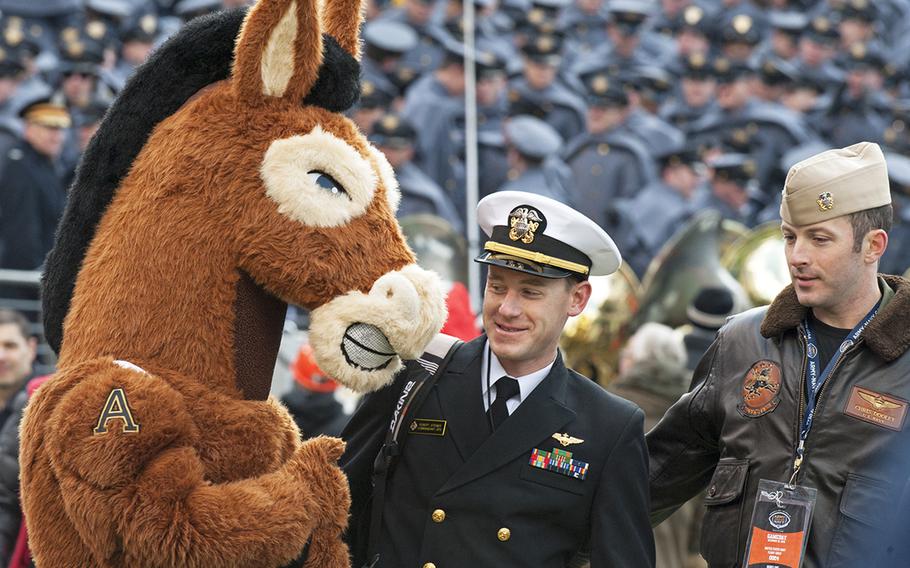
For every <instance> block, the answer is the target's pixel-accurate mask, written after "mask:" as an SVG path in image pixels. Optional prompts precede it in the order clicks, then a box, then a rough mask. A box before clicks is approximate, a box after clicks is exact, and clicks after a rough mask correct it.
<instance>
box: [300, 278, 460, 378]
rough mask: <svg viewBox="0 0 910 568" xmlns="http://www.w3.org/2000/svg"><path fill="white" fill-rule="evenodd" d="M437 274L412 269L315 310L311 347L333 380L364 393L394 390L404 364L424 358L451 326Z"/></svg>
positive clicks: (312, 321) (311, 327)
mask: <svg viewBox="0 0 910 568" xmlns="http://www.w3.org/2000/svg"><path fill="white" fill-rule="evenodd" d="M445 318H446V308H445V296H444V294H443V291H442V286H441V284H440V282H439V277H438V276H436V274H435V273H433V272H429V271H426V270H423V269H422V268H419V267H417V266H416V265H409V266H406V267H404V268H403V269H401V270H400V271H394V272H390V273H388V274H385V275H383V276H382V277H381V278H379V279H378V280H377V281H376V282H375V283H374V284H373V287H372V288H371V289H370V292H369V294H363V293H361V292H349V293H348V294H345V295H344V296H340V297H337V298H335V299H333V300H332V301H330V302H329V303H327V304H325V305H323V306H320V307H319V308H316V309H315V310H313V313H312V318H311V325H310V344H311V345H312V346H313V354H314V355H315V356H316V362H317V363H319V366H320V367H321V368H322V370H323V371H325V372H326V374H328V375H329V376H331V377H333V378H334V379H336V380H338V381H339V382H340V383H342V384H344V385H346V386H348V387H350V388H352V389H354V390H358V391H371V390H376V389H378V388H380V387H382V386H384V385H386V384H388V383H389V382H390V381H391V380H392V377H393V376H394V375H395V373H396V372H398V370H399V369H400V368H401V359H402V358H403V359H414V358H416V357H418V356H419V355H420V354H421V353H422V352H423V350H424V348H425V347H426V345H427V343H429V341H430V339H432V338H433V336H434V335H435V334H436V333H437V332H438V331H439V329H440V328H441V327H442V324H443V323H444V322H445Z"/></svg>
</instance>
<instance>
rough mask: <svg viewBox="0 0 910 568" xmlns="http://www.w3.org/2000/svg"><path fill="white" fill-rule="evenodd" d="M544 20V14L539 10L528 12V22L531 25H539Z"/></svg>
mask: <svg viewBox="0 0 910 568" xmlns="http://www.w3.org/2000/svg"><path fill="white" fill-rule="evenodd" d="M544 18H546V14H544V12H543V10H541V9H540V8H534V9H533V10H531V11H530V12H528V21H529V22H531V23H532V24H539V23H541V22H543V21H544Z"/></svg>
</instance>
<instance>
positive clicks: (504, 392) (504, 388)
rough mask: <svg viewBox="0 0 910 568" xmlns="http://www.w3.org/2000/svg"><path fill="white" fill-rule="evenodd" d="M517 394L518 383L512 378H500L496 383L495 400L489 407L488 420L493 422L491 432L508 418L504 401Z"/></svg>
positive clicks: (507, 410)
mask: <svg viewBox="0 0 910 568" xmlns="http://www.w3.org/2000/svg"><path fill="white" fill-rule="evenodd" d="M518 393H519V390H518V381H516V380H515V379H513V378H512V377H502V378H500V379H499V380H498V381H496V400H494V401H493V404H491V405H490V418H491V419H492V421H493V430H496V429H497V428H499V427H500V426H501V425H502V423H503V422H505V421H506V418H508V417H509V409H508V408H506V401H507V400H509V399H510V398H512V397H513V396H515V395H517V394H518Z"/></svg>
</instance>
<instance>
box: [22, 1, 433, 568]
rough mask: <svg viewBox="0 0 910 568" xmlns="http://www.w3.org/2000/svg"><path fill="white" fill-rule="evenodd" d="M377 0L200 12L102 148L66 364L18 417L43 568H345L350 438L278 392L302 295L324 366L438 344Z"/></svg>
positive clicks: (90, 163)
mask: <svg viewBox="0 0 910 568" xmlns="http://www.w3.org/2000/svg"><path fill="white" fill-rule="evenodd" d="M361 10H362V8H361V4H360V0H325V1H320V0H260V2H259V3H258V4H256V5H255V6H254V7H253V8H252V9H250V11H249V13H248V14H245V13H244V12H242V11H234V12H225V13H221V14H218V15H216V16H212V17H209V18H206V19H201V20H196V21H194V22H192V23H190V24H189V25H188V26H186V27H185V28H184V29H183V30H182V31H181V32H180V33H179V34H178V35H177V36H175V37H174V38H172V39H171V40H169V41H168V42H167V43H166V44H165V45H164V46H162V48H161V49H160V50H158V52H157V53H156V54H155V55H154V56H153V57H152V59H150V60H149V62H147V63H146V64H145V65H144V66H143V67H142V68H141V69H140V70H139V71H138V72H137V74H136V76H134V77H133V78H132V79H131V81H130V82H129V84H128V85H127V87H126V89H124V92H123V93H122V94H121V96H120V97H119V99H118V100H117V101H116V102H115V104H114V105H113V107H112V108H111V111H110V112H109V114H108V116H107V117H106V118H105V121H104V123H103V125H102V127H101V129H100V131H99V133H98V134H97V135H96V137H95V138H94V139H93V141H92V143H91V145H90V146H89V148H88V151H87V152H86V155H85V156H84V159H83V162H82V165H81V166H80V169H79V172H78V175H77V178H76V182H75V184H74V186H73V188H72V189H71V192H70V199H69V203H68V206H67V210H66V212H65V214H64V218H63V220H62V221H61V225H60V228H59V229H58V235H57V242H56V245H55V248H54V250H53V251H52V252H51V254H50V255H49V257H48V260H47V265H46V272H45V276H44V304H45V326H46V333H47V336H48V339H49V341H50V342H51V344H52V346H53V347H54V348H55V349H56V350H57V351H58V352H59V355H60V357H59V364H58V369H59V370H58V372H57V374H56V376H55V377H54V378H53V379H52V380H51V381H50V382H48V383H47V384H46V385H44V386H43V387H42V388H41V389H40V390H39V391H38V392H37V393H36V395H35V397H34V398H33V400H32V402H31V404H30V405H29V408H28V410H27V412H26V415H25V418H24V421H23V425H22V447H21V464H22V502H23V509H24V511H25V516H26V520H27V524H28V529H29V538H30V545H31V549H32V552H33V555H34V558H35V560H36V561H37V564H38V566H40V567H54V568H60V567H70V566H72V567H80V568H85V567H115V566H116V567H152V566H156V567H157V566H160V567H173V566H194V567H206V568H215V567H244V568H247V567H253V566H263V567H278V566H283V565H285V564H287V563H289V562H291V561H294V560H295V559H296V558H298V555H301V552H302V551H306V554H305V555H304V557H305V558H306V566H312V567H331V568H336V567H341V566H348V565H349V563H350V562H349V559H348V551H347V548H346V546H345V545H344V544H343V542H342V541H341V538H340V535H341V532H342V531H343V530H344V528H345V526H346V523H347V514H348V513H347V511H348V506H349V501H350V498H349V493H348V485H347V480H346V479H345V477H344V475H343V474H342V473H341V471H340V469H339V468H338V467H337V465H336V460H337V458H338V457H339V455H340V454H341V452H342V449H343V444H342V442H341V441H340V440H337V439H334V438H325V437H322V438H316V439H314V440H312V441H307V442H304V443H301V441H300V435H299V432H298V431H297V429H296V427H295V426H294V423H293V421H292V420H291V418H290V416H289V415H288V413H287V411H286V410H285V409H284V408H283V407H281V406H280V405H279V404H277V403H276V402H274V401H273V400H272V399H269V398H268V392H269V386H270V382H271V374H272V368H273V366H274V362H275V356H276V353H277V348H278V344H279V340H280V336H281V330H282V324H283V319H284V313H285V309H286V303H294V304H297V305H301V306H304V307H306V308H308V309H310V310H312V327H311V342H312V345H313V348H314V351H315V354H316V356H317V361H318V363H319V365H320V366H321V367H322V368H323V369H324V370H325V371H326V372H327V373H328V374H330V375H331V376H333V377H335V378H337V379H338V380H340V381H341V382H342V383H344V384H347V385H348V386H351V387H353V388H357V389H360V390H370V389H375V388H378V387H380V386H382V385H384V384H387V383H388V382H389V381H390V380H391V378H392V376H393V375H394V373H395V372H396V371H397V369H398V368H399V367H400V366H401V359H400V358H414V357H416V356H417V355H418V354H419V353H420V352H421V351H422V348H423V347H424V345H425V344H426V343H427V342H428V341H429V340H430V339H431V338H432V336H433V335H434V334H435V333H436V331H438V329H439V327H440V326H441V324H442V322H443V320H444V318H445V307H444V301H443V297H442V293H441V291H440V289H439V286H438V282H437V281H436V280H435V279H434V278H435V277H433V276H431V274H430V273H427V272H424V271H422V270H421V269H419V268H417V267H416V266H415V265H414V264H413V263H414V258H413V255H412V253H411V251H410V250H409V249H408V247H407V246H406V244H405V242H404V240H403V238H402V235H401V232H400V230H399V228H398V225H397V223H396V222H395V218H394V208H395V206H396V204H397V200H398V195H397V185H396V182H395V180H394V177H393V174H392V169H391V167H390V166H389V164H388V162H387V161H386V160H385V158H384V157H383V156H382V155H381V154H380V153H379V152H377V151H376V150H375V149H374V148H372V147H371V146H370V145H369V144H368V143H367V141H366V139H365V138H364V137H363V136H362V135H361V134H360V133H359V132H358V131H357V129H356V128H355V126H354V125H353V124H352V123H351V122H350V121H348V120H347V119H346V118H345V117H344V116H342V115H341V114H340V113H341V112H342V111H344V110H346V109H347V108H348V107H349V106H350V105H351V104H352V103H353V102H354V101H355V100H356V97H357V96H358V90H359V89H358V86H357V85H358V73H359V65H358V63H357V59H358V57H359V37H358V35H359V26H360V23H361Z"/></svg>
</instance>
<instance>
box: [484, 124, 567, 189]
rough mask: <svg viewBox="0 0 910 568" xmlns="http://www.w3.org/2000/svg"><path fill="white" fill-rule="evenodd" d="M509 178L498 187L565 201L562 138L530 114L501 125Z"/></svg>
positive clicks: (565, 176)
mask: <svg viewBox="0 0 910 568" xmlns="http://www.w3.org/2000/svg"><path fill="white" fill-rule="evenodd" d="M503 128H504V130H505V135H506V149H507V150H506V151H507V156H508V160H509V181H507V182H506V183H505V185H503V186H502V187H500V188H499V190H498V191H526V192H529V193H536V194H537V195H543V196H544V197H549V198H550V199H555V200H556V201H559V202H561V203H565V204H567V205H569V204H570V203H571V202H570V200H571V197H570V193H569V191H568V190H567V188H566V184H567V183H568V168H567V167H566V165H565V163H564V162H563V161H562V159H561V158H559V150H560V148H561V147H562V138H561V137H560V136H559V133H558V132H556V130H555V129H554V128H553V127H552V126H550V125H549V124H547V123H546V122H544V121H542V120H540V119H539V118H534V117H533V116H515V117H512V118H509V119H508V120H507V121H506V122H505V124H504V125H503Z"/></svg>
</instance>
